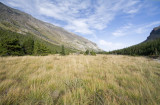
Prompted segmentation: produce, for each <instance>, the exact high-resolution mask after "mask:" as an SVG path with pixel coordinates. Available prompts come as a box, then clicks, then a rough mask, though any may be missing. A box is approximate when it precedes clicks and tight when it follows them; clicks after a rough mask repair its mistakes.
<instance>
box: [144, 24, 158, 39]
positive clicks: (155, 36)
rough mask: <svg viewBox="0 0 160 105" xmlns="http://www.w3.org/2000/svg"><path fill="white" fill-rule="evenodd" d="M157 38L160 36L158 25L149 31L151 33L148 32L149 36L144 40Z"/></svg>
mask: <svg viewBox="0 0 160 105" xmlns="http://www.w3.org/2000/svg"><path fill="white" fill-rule="evenodd" d="M157 38H160V26H158V27H155V28H154V29H153V30H152V31H151V33H150V35H149V37H148V38H147V40H146V41H150V40H155V39H157Z"/></svg>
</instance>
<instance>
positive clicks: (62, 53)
mask: <svg viewBox="0 0 160 105" xmlns="http://www.w3.org/2000/svg"><path fill="white" fill-rule="evenodd" d="M61 55H66V52H65V49H64V45H62V51H61Z"/></svg>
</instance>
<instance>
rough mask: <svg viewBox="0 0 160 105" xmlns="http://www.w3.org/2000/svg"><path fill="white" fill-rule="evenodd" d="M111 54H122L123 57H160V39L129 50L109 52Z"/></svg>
mask: <svg viewBox="0 0 160 105" xmlns="http://www.w3.org/2000/svg"><path fill="white" fill-rule="evenodd" d="M108 53H109V54H122V55H133V56H136V55H142V56H159V55H160V38H159V39H156V40H151V41H148V42H143V43H140V44H138V45H134V46H131V47H128V48H124V49H120V50H114V51H111V52H108Z"/></svg>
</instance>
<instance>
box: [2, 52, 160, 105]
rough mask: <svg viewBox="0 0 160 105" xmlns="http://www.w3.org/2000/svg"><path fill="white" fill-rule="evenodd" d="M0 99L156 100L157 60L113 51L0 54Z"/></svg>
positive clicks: (47, 104)
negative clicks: (84, 53) (10, 55)
mask: <svg viewBox="0 0 160 105" xmlns="http://www.w3.org/2000/svg"><path fill="white" fill-rule="evenodd" d="M0 104H2V105H10V104H16V105H17V104H21V105H30V104H37V105H43V104H44V105H51V104H54V105H119V104H121V105H158V104H160V63H159V62H156V61H153V60H151V59H147V58H144V57H129V56H116V55H97V56H84V55H69V56H58V55H50V56H23V57H1V58H0Z"/></svg>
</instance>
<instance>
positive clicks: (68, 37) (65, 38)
mask: <svg viewBox="0 0 160 105" xmlns="http://www.w3.org/2000/svg"><path fill="white" fill-rule="evenodd" d="M0 27H1V28H4V29H8V30H11V31H14V32H17V33H21V34H26V33H31V34H33V35H36V36H38V37H41V38H42V39H44V40H46V41H48V42H50V43H52V44H56V45H65V46H66V47H69V48H72V49H76V50H80V51H85V50H87V49H89V50H94V51H97V52H98V51H101V49H100V48H98V46H97V45H96V44H95V43H93V42H91V41H89V40H88V39H85V38H83V37H81V36H79V35H76V34H74V33H72V32H68V31H66V30H65V29H63V28H61V27H58V26H55V25H53V24H50V23H47V22H43V21H41V20H38V19H36V18H34V17H33V16H31V15H30V14H27V13H24V12H22V11H19V10H17V9H13V8H11V7H8V6H6V5H5V4H3V3H1V2H0Z"/></svg>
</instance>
